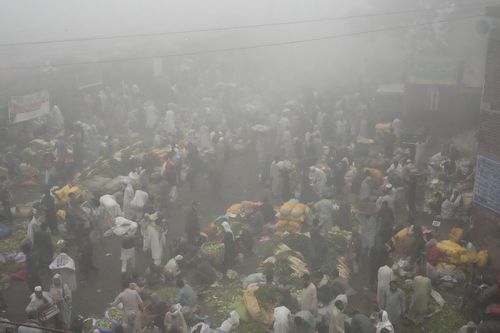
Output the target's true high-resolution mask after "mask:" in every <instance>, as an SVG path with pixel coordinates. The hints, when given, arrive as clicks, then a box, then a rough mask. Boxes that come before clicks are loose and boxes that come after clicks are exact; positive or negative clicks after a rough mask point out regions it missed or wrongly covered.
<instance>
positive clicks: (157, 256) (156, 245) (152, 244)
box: [143, 224, 163, 266]
mask: <svg viewBox="0 0 500 333" xmlns="http://www.w3.org/2000/svg"><path fill="white" fill-rule="evenodd" d="M143 237H144V246H143V250H144V251H146V250H151V257H152V258H153V261H154V264H155V265H157V266H159V265H160V264H161V258H162V256H163V242H162V237H161V234H160V232H159V231H158V227H157V226H155V225H153V224H149V225H148V226H147V227H146V228H145V230H144V235H143Z"/></svg>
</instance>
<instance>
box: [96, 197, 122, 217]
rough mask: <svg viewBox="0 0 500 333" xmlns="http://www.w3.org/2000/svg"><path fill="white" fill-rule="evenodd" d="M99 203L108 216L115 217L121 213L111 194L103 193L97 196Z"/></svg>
mask: <svg viewBox="0 0 500 333" xmlns="http://www.w3.org/2000/svg"><path fill="white" fill-rule="evenodd" d="M99 203H100V204H101V206H103V207H104V209H105V210H106V212H107V213H108V214H109V215H110V216H113V217H116V216H118V215H121V213H122V211H121V208H120V205H119V204H118V203H117V202H116V200H115V197H113V196H112V195H109V194H105V195H103V196H102V197H100V198H99Z"/></svg>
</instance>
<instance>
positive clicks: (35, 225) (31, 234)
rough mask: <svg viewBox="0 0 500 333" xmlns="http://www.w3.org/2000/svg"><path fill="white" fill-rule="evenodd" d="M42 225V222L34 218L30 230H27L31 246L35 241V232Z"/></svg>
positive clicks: (29, 226)
mask: <svg viewBox="0 0 500 333" xmlns="http://www.w3.org/2000/svg"><path fill="white" fill-rule="evenodd" d="M41 225H42V224H41V223H40V221H39V220H38V219H37V218H36V217H34V216H33V218H32V219H31V221H30V223H28V228H27V229H26V237H27V238H28V239H29V240H30V241H31V244H33V241H34V240H35V231H36V229H37V228H39V227H40V226H41Z"/></svg>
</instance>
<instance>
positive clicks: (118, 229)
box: [111, 216, 138, 236]
mask: <svg viewBox="0 0 500 333" xmlns="http://www.w3.org/2000/svg"><path fill="white" fill-rule="evenodd" d="M137 227H138V225H137V223H136V222H134V221H131V220H128V219H126V218H124V217H121V216H118V217H117V218H116V219H115V225H114V226H113V228H111V230H112V231H113V233H114V234H115V235H116V236H124V235H127V234H129V235H134V234H135V232H136V231H137Z"/></svg>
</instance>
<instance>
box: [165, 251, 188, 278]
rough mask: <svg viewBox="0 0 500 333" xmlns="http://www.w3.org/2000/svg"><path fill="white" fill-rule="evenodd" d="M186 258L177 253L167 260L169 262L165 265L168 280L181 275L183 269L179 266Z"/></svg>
mask: <svg viewBox="0 0 500 333" xmlns="http://www.w3.org/2000/svg"><path fill="white" fill-rule="evenodd" d="M183 259H184V257H183V256H182V255H180V254H178V255H176V256H175V257H173V258H171V259H170V260H169V261H167V264H166V265H165V278H166V279H167V280H173V279H175V278H177V276H179V274H180V273H181V270H180V268H179V263H180V262H181V261H182V260H183Z"/></svg>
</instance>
